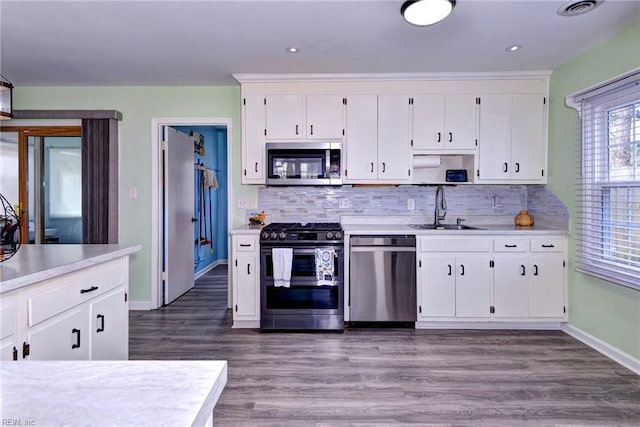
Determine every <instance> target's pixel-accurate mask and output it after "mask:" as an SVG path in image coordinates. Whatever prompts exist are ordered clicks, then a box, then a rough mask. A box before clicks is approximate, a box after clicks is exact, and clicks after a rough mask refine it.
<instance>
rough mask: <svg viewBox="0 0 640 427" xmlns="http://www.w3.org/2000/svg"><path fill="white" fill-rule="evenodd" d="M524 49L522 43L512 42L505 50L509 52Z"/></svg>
mask: <svg viewBox="0 0 640 427" xmlns="http://www.w3.org/2000/svg"><path fill="white" fill-rule="evenodd" d="M521 49H522V45H521V44H512V45H511V46H507V47H506V48H505V49H504V50H506V51H507V52H517V51H519V50H521Z"/></svg>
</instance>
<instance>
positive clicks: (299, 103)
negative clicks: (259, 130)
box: [266, 95, 304, 140]
mask: <svg viewBox="0 0 640 427" xmlns="http://www.w3.org/2000/svg"><path fill="white" fill-rule="evenodd" d="M303 98H304V96H303V95H267V96H266V100H267V105H266V121H267V139H294V140H296V139H297V140H300V139H302V138H303V135H304V130H303V129H302V118H303Z"/></svg>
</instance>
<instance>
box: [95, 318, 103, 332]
mask: <svg viewBox="0 0 640 427" xmlns="http://www.w3.org/2000/svg"><path fill="white" fill-rule="evenodd" d="M96 318H97V319H98V320H99V321H100V327H99V328H98V329H97V330H96V332H104V314H98V315H97V316H96Z"/></svg>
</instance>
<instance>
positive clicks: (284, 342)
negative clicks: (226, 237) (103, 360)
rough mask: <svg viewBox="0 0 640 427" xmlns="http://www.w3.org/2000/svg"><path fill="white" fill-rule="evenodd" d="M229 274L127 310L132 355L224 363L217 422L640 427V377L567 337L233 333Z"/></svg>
mask: <svg viewBox="0 0 640 427" xmlns="http://www.w3.org/2000/svg"><path fill="white" fill-rule="evenodd" d="M226 270H227V269H226V266H219V267H217V268H215V269H214V270H213V271H212V272H210V273H209V274H207V275H206V276H205V277H203V278H201V279H199V280H198V281H197V282H196V287H195V288H194V289H192V290H191V291H189V292H187V293H186V294H185V295H183V296H182V297H180V298H179V299H178V300H177V301H175V302H174V303H172V304H170V305H169V306H167V307H163V308H161V309H159V310H154V311H146V312H143V311H136V312H131V313H130V347H129V351H130V358H131V359H218V360H219V359H224V360H227V361H228V364H229V366H228V382H227V386H226V387H225V389H224V392H223V393H222V396H221V398H220V401H219V402H218V405H217V406H216V409H215V411H214V423H215V425H220V426H227V425H228V426H236V425H240V426H252V425H260V426H267V425H272V426H298V425H299V426H338V425H410V424H411V425H438V426H521V425H526V426H567V425H571V426H640V377H639V376H637V375H635V374H634V373H633V372H631V371H630V370H628V369H626V368H624V367H622V366H621V365H618V364H617V363H615V362H613V361H611V360H610V359H608V358H606V357H605V356H603V355H601V354H600V353H598V352H597V351H595V350H593V349H591V348H589V347H588V346H586V345H584V344H582V343H581V342H579V341H577V340H576V339H574V338H572V337H571V336H569V335H566V334H565V333H563V332H560V331H503V330H489V331H487V330H465V331H453V330H402V329H395V330H384V329H349V330H346V331H345V332H344V333H343V334H341V333H335V332H326V333H324V332H320V333H274V332H269V333H261V332H259V331H258V330H247V329H231V311H230V310H228V309H226V301H227V292H226V286H227V271H226ZM176 398H179V397H176Z"/></svg>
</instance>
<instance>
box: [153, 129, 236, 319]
mask: <svg viewBox="0 0 640 427" xmlns="http://www.w3.org/2000/svg"><path fill="white" fill-rule="evenodd" d="M162 126H226V127H227V227H228V230H231V228H232V226H231V224H232V223H233V218H232V212H231V208H232V203H231V200H233V194H232V192H233V191H232V190H233V183H232V177H233V173H231V172H232V168H231V165H232V164H233V163H232V151H233V150H232V148H233V147H232V141H233V138H232V133H231V119H230V118H225V117H160V118H152V119H151V301H150V303H151V304H150V305H151V309H155V308H159V307H160V306H161V304H162V247H161V244H162V230H163V224H161V221H160V212H162V198H161V197H160V195H161V194H162V174H161V173H160V172H161V171H162V156H161V155H160V153H161V150H160V143H161V142H162V141H161V138H162V132H161V129H162ZM227 254H228V255H227V256H229V255H230V254H231V243H230V242H229V239H227ZM229 283H230V282H229ZM227 292H228V295H229V298H230V297H231V288H229V289H228V291H227ZM227 305H228V306H229V307H231V305H230V303H229V302H227Z"/></svg>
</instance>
